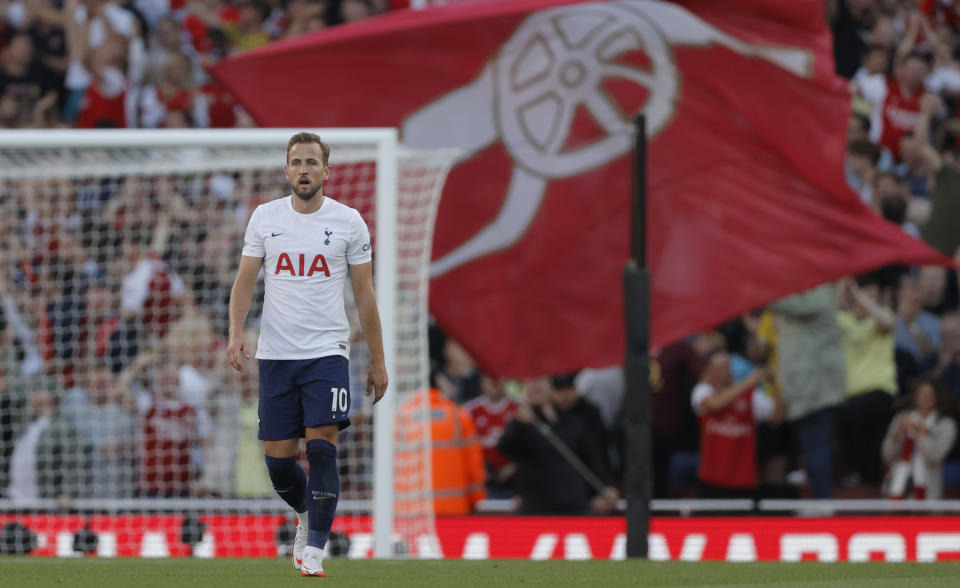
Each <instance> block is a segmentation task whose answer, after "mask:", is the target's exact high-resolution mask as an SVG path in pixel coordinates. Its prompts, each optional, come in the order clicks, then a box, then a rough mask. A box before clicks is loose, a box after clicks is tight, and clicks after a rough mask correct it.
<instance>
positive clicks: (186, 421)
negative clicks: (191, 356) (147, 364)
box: [137, 356, 198, 497]
mask: <svg viewBox="0 0 960 588" xmlns="http://www.w3.org/2000/svg"><path fill="white" fill-rule="evenodd" d="M140 410H141V417H140V432H141V434H140V439H139V442H138V447H137V455H138V467H139V482H138V487H139V491H140V494H141V495H142V496H147V497H158V496H159V497H177V496H181V497H182V496H188V495H189V494H190V490H191V483H192V481H193V473H194V472H193V470H192V467H191V456H192V452H193V448H194V446H195V445H196V443H197V439H198V435H197V415H196V410H195V409H194V407H193V406H191V405H190V404H188V403H186V402H184V401H183V400H181V399H180V393H179V389H178V385H177V364H176V363H175V362H174V361H173V360H172V359H171V358H170V357H166V356H161V357H159V358H158V359H157V360H156V361H155V362H154V363H153V381H152V383H151V386H150V393H149V395H148V396H146V397H144V398H143V400H142V401H141V407H140Z"/></svg>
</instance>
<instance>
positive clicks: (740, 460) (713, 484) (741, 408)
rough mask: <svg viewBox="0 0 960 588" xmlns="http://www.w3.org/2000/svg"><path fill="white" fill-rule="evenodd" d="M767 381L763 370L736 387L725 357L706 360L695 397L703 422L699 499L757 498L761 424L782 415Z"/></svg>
mask: <svg viewBox="0 0 960 588" xmlns="http://www.w3.org/2000/svg"><path fill="white" fill-rule="evenodd" d="M768 378H769V372H768V369H767V368H766V367H759V368H757V369H755V370H754V371H752V372H751V373H750V374H749V375H748V376H747V377H746V378H744V379H742V380H740V381H738V382H736V383H734V380H733V371H732V370H731V368H730V356H729V355H728V354H727V352H726V351H720V350H718V351H714V352H713V353H712V354H711V355H710V356H709V357H708V358H707V360H706V363H705V367H704V370H703V375H702V377H701V379H700V383H699V384H697V385H696V387H694V389H693V395H692V397H691V404H692V405H693V409H694V411H695V412H696V413H697V415H698V416H699V417H700V467H699V469H698V470H697V476H698V477H699V479H700V485H699V488H698V490H697V497H698V498H752V497H753V495H754V493H755V492H756V489H757V459H756V455H757V444H756V435H757V423H758V422H760V421H766V420H779V419H780V418H781V417H782V413H783V403H782V401H781V400H780V398H779V396H776V397H770V396H768V395H767V394H766V393H765V392H764V391H763V389H762V388H761V387H760V386H761V384H762V383H763V382H764V380H766V379H768ZM771 390H775V388H773V387H771Z"/></svg>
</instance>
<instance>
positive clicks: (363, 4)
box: [340, 0, 373, 23]
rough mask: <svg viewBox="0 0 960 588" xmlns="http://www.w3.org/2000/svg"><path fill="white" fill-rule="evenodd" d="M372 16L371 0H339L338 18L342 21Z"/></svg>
mask: <svg viewBox="0 0 960 588" xmlns="http://www.w3.org/2000/svg"><path fill="white" fill-rule="evenodd" d="M371 16H373V2H371V0H340V19H341V20H342V21H343V22H348V23H349V22H356V21H358V20H363V19H365V18H369V17H371Z"/></svg>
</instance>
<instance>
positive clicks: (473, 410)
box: [464, 396, 517, 469]
mask: <svg viewBox="0 0 960 588" xmlns="http://www.w3.org/2000/svg"><path fill="white" fill-rule="evenodd" d="M464 408H466V409H467V412H469V413H470V417H471V418H472V419H473V423H474V425H476V427H477V435H478V436H479V437H480V442H481V444H482V445H483V461H484V462H485V463H486V464H487V465H488V466H489V467H492V468H494V469H499V468H502V467H503V466H505V465H507V464H508V463H510V459H509V458H507V456H505V455H503V454H502V453H500V452H499V451H497V441H499V440H500V435H502V434H503V430H504V429H505V428H506V427H507V423H508V422H509V421H510V419H511V418H512V417H513V414H514V413H515V412H517V403H516V402H514V401H513V400H511V399H509V398H501V399H500V400H499V401H497V402H491V401H490V399H489V398H487V397H486V396H478V397H476V398H474V399H473V400H471V401H470V402H468V403H466V404H465V405H464Z"/></svg>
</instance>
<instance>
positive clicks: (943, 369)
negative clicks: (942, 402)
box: [930, 312, 960, 416]
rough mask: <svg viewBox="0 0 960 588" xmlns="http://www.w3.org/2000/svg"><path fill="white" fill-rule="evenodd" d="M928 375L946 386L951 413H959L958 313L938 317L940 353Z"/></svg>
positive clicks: (959, 330) (959, 316)
mask: <svg viewBox="0 0 960 588" xmlns="http://www.w3.org/2000/svg"><path fill="white" fill-rule="evenodd" d="M930 375H931V376H933V377H934V378H937V379H939V380H940V382H941V383H942V384H943V386H944V387H945V388H946V391H947V396H948V398H949V401H950V407H951V414H952V415H954V416H958V415H960V313H957V312H952V313H949V314H945V315H943V317H941V318H940V353H939V355H938V357H937V365H936V367H934V368H933V370H932V371H931V372H930Z"/></svg>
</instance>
